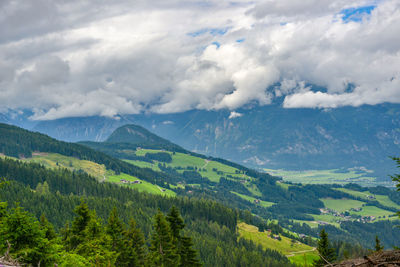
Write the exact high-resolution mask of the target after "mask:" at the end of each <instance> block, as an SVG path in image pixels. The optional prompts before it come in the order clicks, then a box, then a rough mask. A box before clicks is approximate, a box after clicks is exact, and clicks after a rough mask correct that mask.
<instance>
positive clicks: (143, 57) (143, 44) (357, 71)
mask: <svg viewBox="0 0 400 267" xmlns="http://www.w3.org/2000/svg"><path fill="white" fill-rule="evenodd" d="M366 5H376V8H374V9H373V10H372V11H370V14H367V13H366V14H361V21H357V22H356V21H351V20H349V21H343V20H342V16H343V14H342V13H341V11H342V10H344V9H349V8H350V7H360V6H366ZM0 8H1V9H2V10H3V11H4V12H3V13H4V14H3V16H2V17H1V18H0V23H1V24H2V26H3V27H0V107H1V109H4V108H10V109H19V108H21V109H23V108H28V109H34V110H35V115H34V116H33V118H34V119H55V118H61V117H67V116H89V115H103V116H109V117H113V116H116V115H117V114H123V113H138V112H143V111H150V112H159V113H170V112H180V111H184V110H189V109H196V108H197V109H222V108H227V109H230V110H234V109H236V108H239V107H241V106H243V105H245V104H248V103H257V104H260V105H267V104H269V103H271V101H272V100H273V98H274V97H283V98H285V100H284V104H283V106H284V107H286V108H295V107H308V108H315V107H318V108H334V107H340V106H346V105H353V106H358V105H362V104H379V103H383V102H392V103H400V95H399V92H400V89H399V88H400V87H399V80H400V71H399V70H400V35H399V34H398V33H399V32H400V3H399V2H398V1H396V0H386V1H369V0H356V1H351V2H349V1H345V0H329V1H328V0H302V1H300V0H279V1H278V0H276V1H272V0H268V1H255V2H254V1H238V2H235V3H229V2H221V1H216V0H212V1H207V2H204V3H203V2H198V1H185V2H184V3H182V1H175V0H164V1H152V2H151V3H150V2H148V1H135V2H131V1H124V0H117V1H112V3H109V2H106V1H104V2H98V1H85V2H82V1H68V2H64V3H63V2H57V1H53V2H52V1H50V2H49V1H46V0H38V1H35V4H32V3H30V2H26V3H25V2H18V1H3V2H2V3H1V4H0ZM21 16H22V17H24V18H25V19H24V21H22V20H20V19H18V18H20V17H21ZM357 18H358V17H357ZM189 33H192V34H189ZM193 33H196V34H193ZM238 40H241V41H239V42H238ZM276 84H279V86H277V85H276ZM310 84H313V85H317V86H319V87H325V88H326V90H324V91H321V92H316V91H315V89H313V90H312V89H311V87H310V86H309V85H310ZM271 86H272V89H271ZM349 88H354V89H352V90H350V91H349Z"/></svg>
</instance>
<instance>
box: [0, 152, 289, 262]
mask: <svg viewBox="0 0 400 267" xmlns="http://www.w3.org/2000/svg"><path fill="white" fill-rule="evenodd" d="M0 173H1V176H2V177H6V178H7V181H8V182H7V183H6V184H5V185H3V186H2V188H1V189H0V199H1V200H7V202H8V209H7V210H8V211H7V212H8V213H9V214H11V215H12V214H14V213H17V214H18V213H20V212H23V211H22V210H21V207H24V208H25V209H27V210H28V211H29V212H31V213H32V214H33V216H34V217H32V216H31V217H30V218H31V219H29V220H30V221H34V219H33V218H40V216H42V215H44V216H45V217H46V218H48V221H49V222H50V223H51V224H52V225H54V228H55V231H57V233H59V234H60V235H61V236H62V235H63V234H64V238H66V237H67V236H71V234H68V233H69V232H68V231H70V230H68V229H69V228H72V229H73V227H72V226H73V225H74V221H75V220H76V214H75V212H74V210H75V211H76V209H75V207H76V206H78V205H80V204H81V202H82V199H84V200H85V202H86V203H87V205H88V206H89V207H90V209H93V210H95V211H96V216H94V215H90V216H91V217H93V218H96V219H94V221H93V223H94V224H95V226H96V227H99V229H100V230H101V228H102V227H106V226H104V225H105V223H104V222H107V221H108V217H109V216H110V213H111V212H112V211H113V209H114V208H115V210H116V213H117V214H118V218H120V220H121V222H122V223H123V224H129V222H130V220H131V218H134V220H135V221H136V224H137V226H138V227H139V228H140V229H141V231H142V232H143V235H144V237H145V238H146V240H151V236H152V232H153V231H154V230H153V229H154V227H153V225H154V223H153V218H154V216H156V215H157V214H159V212H158V210H160V211H161V212H164V213H167V212H168V211H169V210H170V209H171V207H172V206H175V207H176V208H177V210H178V211H179V212H180V213H181V214H182V216H183V220H184V223H185V224H186V227H185V229H183V233H184V236H185V237H190V238H191V240H192V241H193V244H194V246H193V247H194V249H195V250H196V251H198V253H199V259H200V261H201V262H202V263H204V265H205V266H211V265H216V264H217V266H223V265H226V266H248V265H249V262H252V266H281V265H282V264H284V265H285V266H290V263H289V261H288V260H287V258H286V257H284V256H283V255H281V254H279V253H278V252H276V251H272V250H264V249H262V248H261V247H259V246H256V245H255V244H253V243H252V242H250V241H246V240H243V239H239V240H238V236H237V234H236V223H237V220H238V218H240V217H241V216H242V217H244V215H242V212H240V211H238V210H234V209H231V208H228V207H226V206H224V205H222V204H219V203H218V202H215V201H211V200H206V199H195V198H193V199H189V198H181V197H180V198H167V197H162V196H157V195H150V194H146V193H140V192H137V191H135V190H132V189H129V188H124V187H120V186H117V185H113V184H109V183H99V182H97V181H96V180H95V179H94V178H93V177H91V176H89V175H87V174H85V173H76V172H71V171H68V170H65V169H60V170H49V169H46V168H44V167H43V166H41V165H39V164H32V163H31V164H27V163H22V162H18V161H15V160H12V159H0ZM3 206H4V204H3ZM4 209H5V208H4ZM11 215H10V216H11ZM16 216H17V215H16ZM97 216H98V217H97ZM157 216H159V215H157ZM28 217H29V216H28ZM32 223H33V222H32ZM69 225H71V226H69ZM93 227H94V226H93ZM125 227H127V226H125ZM2 228H3V227H2ZM4 229H5V228H4ZM100 230H96V229H93V231H100ZM100 232H101V231H100ZM103 232H104V231H103ZM188 240H189V239H187V241H185V242H189V241H188ZM86 241H87V242H92V241H90V240H86ZM86 241H85V242H86ZM93 242H94V243H96V242H98V240H97V241H96V240H94V241H93ZM11 245H12V244H11ZM94 245H96V244H94ZM97 245H98V244H97ZM33 246H34V247H36V245H33ZM63 246H66V245H65V244H64V245H63ZM99 246H100V245H99ZM105 246H106V245H105ZM146 246H147V247H145V248H146V249H147V250H149V251H151V242H147V243H146ZM6 247H7V243H6V240H2V252H3V253H4V251H5V249H6ZM99 249H100V248H99ZM103 252H104V253H105V252H106V251H103ZM103 252H102V253H103ZM16 253H17V252H16ZM74 253H75V252H74ZM84 253H92V252H90V251H87V252H84ZM93 253H94V252H93ZM99 253H100V252H99ZM110 253H111V252H110ZM77 254H78V255H80V254H79V253H77ZM111 254H112V253H111ZM18 255H19V254H18ZM82 255H86V254H82ZM87 255H89V254H87ZM110 257H111V258H109V259H107V260H110V261H111V260H113V259H114V258H112V255H110ZM28 260H29V259H28ZM92 260H94V262H95V260H96V258H93V259H92ZM43 264H44V263H42V264H41V266H43ZM253 264H254V265H253ZM127 266H129V265H127ZM153 266H159V265H153ZM165 266H170V265H165ZM172 266H173V265H172ZM187 266H190V265H187Z"/></svg>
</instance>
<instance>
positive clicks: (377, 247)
mask: <svg viewBox="0 0 400 267" xmlns="http://www.w3.org/2000/svg"><path fill="white" fill-rule="evenodd" d="M381 250H383V246H381V241H380V240H379V238H378V236H377V235H376V236H375V251H381Z"/></svg>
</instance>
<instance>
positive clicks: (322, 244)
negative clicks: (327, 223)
mask: <svg viewBox="0 0 400 267" xmlns="http://www.w3.org/2000/svg"><path fill="white" fill-rule="evenodd" d="M319 237H320V239H319V241H318V247H317V251H318V254H319V256H320V258H319V259H318V260H315V261H314V263H313V266H316V267H319V266H324V265H326V264H328V263H332V262H333V261H334V260H336V255H335V250H334V249H333V248H332V246H331V244H330V243H329V239H328V234H327V233H326V232H325V229H322V230H321V232H320V234H319Z"/></svg>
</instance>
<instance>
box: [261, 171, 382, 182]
mask: <svg viewBox="0 0 400 267" xmlns="http://www.w3.org/2000/svg"><path fill="white" fill-rule="evenodd" d="M264 170H265V171H266V172H268V173H270V174H271V175H275V176H280V177H282V178H283V180H284V181H289V182H293V183H302V184H347V183H358V184H360V185H363V186H374V185H377V184H379V183H378V182H377V181H376V178H375V177H370V176H369V174H368V173H359V172H356V171H346V172H343V171H340V170H338V169H332V170H307V171H288V170H282V169H279V170H276V169H264Z"/></svg>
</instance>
